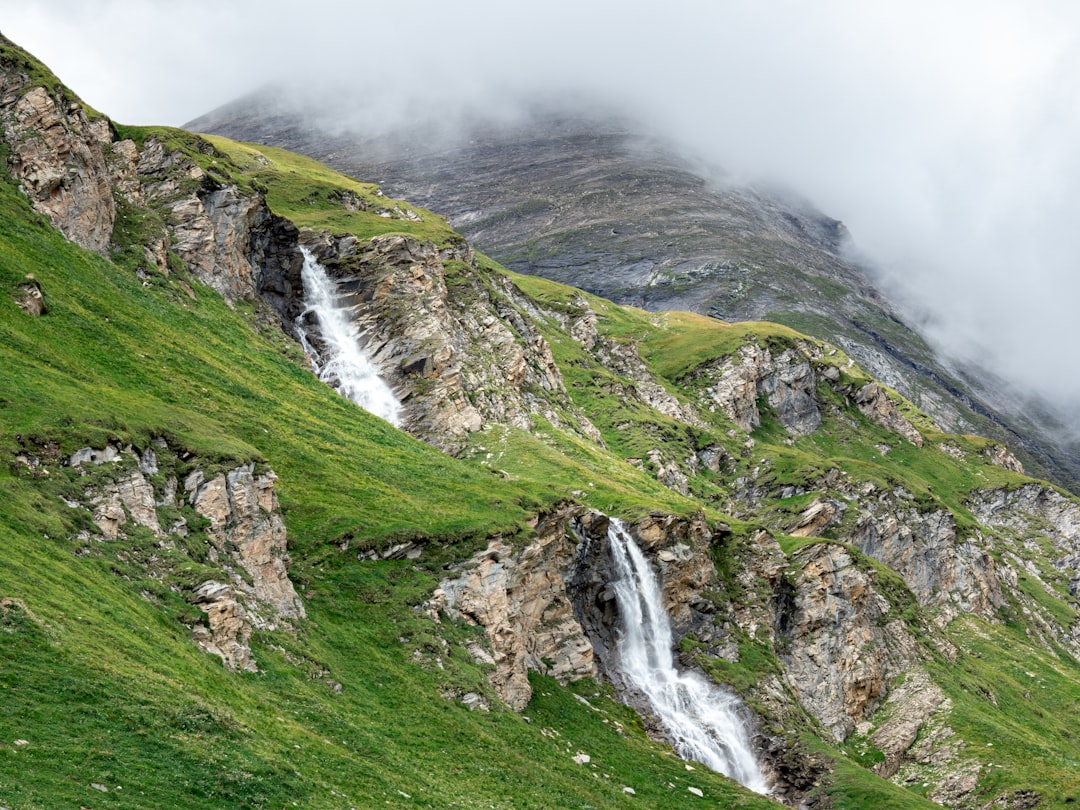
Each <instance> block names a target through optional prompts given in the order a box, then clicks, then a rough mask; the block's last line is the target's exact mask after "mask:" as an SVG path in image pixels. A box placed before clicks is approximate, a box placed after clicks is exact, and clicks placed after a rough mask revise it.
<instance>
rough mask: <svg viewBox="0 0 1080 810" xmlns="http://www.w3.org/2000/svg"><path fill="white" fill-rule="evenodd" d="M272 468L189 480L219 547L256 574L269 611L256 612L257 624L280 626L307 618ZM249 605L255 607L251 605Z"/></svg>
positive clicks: (260, 599)
mask: <svg viewBox="0 0 1080 810" xmlns="http://www.w3.org/2000/svg"><path fill="white" fill-rule="evenodd" d="M276 479H277V476H275V475H274V473H273V472H271V471H267V472H265V473H262V474H259V475H256V474H255V472H254V465H253V464H247V465H244V466H242V467H237V468H235V469H233V470H230V471H229V472H228V473H227V474H223V475H218V476H216V477H215V478H213V479H211V480H209V481H206V480H204V479H203V476H202V475H201V473H200V474H198V475H196V474H195V473H193V474H192V475H189V476H188V479H187V480H186V481H185V482H184V488H185V491H186V492H187V496H188V501H189V503H190V504H191V505H192V506H193V507H194V508H195V510H196V511H197V512H198V513H199V514H200V515H202V516H203V517H205V518H206V519H207V520H209V521H210V528H209V530H208V533H209V535H210V538H211V540H212V541H213V542H214V544H215V546H216V547H217V549H218V551H219V552H221V553H223V554H227V555H229V556H230V557H232V558H234V559H235V560H236V562H238V563H239V564H240V565H241V566H242V567H243V569H244V570H245V571H246V572H247V574H248V576H249V577H250V578H251V585H250V586H248V585H247V584H246V583H240V582H238V583H236V586H237V587H238V588H240V589H241V590H244V591H249V592H250V596H251V598H252V599H253V600H254V603H255V604H258V605H263V606H266V607H267V608H268V610H260V611H258V612H255V613H253V614H252V621H253V622H254V623H255V626H257V627H269V628H273V627H275V626H276V624H277V622H278V620H280V619H297V618H303V617H304V606H303V604H302V603H301V602H300V597H299V596H298V595H297V594H296V590H295V589H294V588H293V584H292V582H291V581H290V580H289V576H288V565H289V556H288V553H287V551H286V540H285V523H284V521H282V519H281V514H280V511H279V510H278V504H277V493H276V492H275V490H274V482H275V480H276ZM248 607H249V609H250V608H252V607H254V605H253V604H251V603H249V605H248Z"/></svg>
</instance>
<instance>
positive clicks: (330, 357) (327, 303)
mask: <svg viewBox="0 0 1080 810" xmlns="http://www.w3.org/2000/svg"><path fill="white" fill-rule="evenodd" d="M300 250H301V252H303V254H304V268H303V270H302V271H301V276H300V277H301V280H302V281H303V283H304V311H303V312H302V313H301V314H300V317H298V318H297V319H296V331H297V334H298V335H299V336H300V344H301V345H302V346H303V347H304V351H305V352H306V353H307V356H308V358H309V359H310V360H311V365H312V367H313V368H314V370H315V374H316V375H318V377H319V379H320V380H322V381H323V382H325V383H326V384H327V385H329V386H330V387H331V388H333V389H334V390H335V391H337V392H338V393H339V394H341V395H342V396H343V397H345V398H347V399H351V400H352V401H353V402H355V403H356V404H357V405H359V406H360V407H361V408H363V409H364V410H366V411H370V412H371V413H373V414H375V415H376V416H381V417H382V418H383V419H385V420H386V421H387V422H389V423H390V424H392V425H395V426H396V425H398V424H399V423H400V412H401V403H399V402H398V399H397V397H396V396H394V392H393V390H391V388H390V386H389V385H387V384H386V383H385V382H384V381H383V380H382V379H381V378H380V377H379V374H378V372H377V371H376V370H375V367H374V366H373V365H372V364H371V361H370V360H369V359H368V357H367V354H366V353H365V352H364V349H363V347H362V346H361V344H360V337H361V335H360V330H359V329H357V327H356V324H355V323H354V322H353V319H352V317H351V316H350V313H349V310H348V308H347V307H345V306H343V305H342V303H341V297H340V296H339V295H338V292H337V285H336V284H335V283H334V280H333V279H332V278H330V276H329V275H328V274H327V272H326V268H325V267H323V266H322V265H321V264H319V262H318V261H317V260H316V259H315V257H314V256H313V255H312V254H311V252H310V251H309V250H308V249H307V248H305V247H301V248H300ZM309 315H314V316H315V319H316V320H317V321H318V323H319V330H318V331H319V336H320V337H321V341H320V342H319V345H320V346H321V347H322V348H321V350H320V349H319V348H318V347H317V346H316V345H315V342H313V341H312V339H311V335H310V333H309V329H308V327H307V326H306V324H305V320H306V319H307V317H308V316H309Z"/></svg>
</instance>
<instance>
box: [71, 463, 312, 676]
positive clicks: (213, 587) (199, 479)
mask: <svg viewBox="0 0 1080 810" xmlns="http://www.w3.org/2000/svg"><path fill="white" fill-rule="evenodd" d="M158 449H159V451H161V453H163V454H167V448H165V446H164V443H162V445H161V447H159V448H158ZM170 456H171V454H170ZM65 463H66V464H67V465H68V466H71V467H75V468H80V467H89V466H95V467H103V468H105V469H106V470H107V469H109V468H112V467H115V468H116V470H117V472H116V473H115V474H109V473H106V474H105V475H104V478H103V480H101V479H100V478H99V480H98V482H97V483H95V484H93V485H91V486H88V487H87V489H86V491H85V497H84V501H83V503H82V504H79V503H75V502H73V503H70V504H69V506H72V507H80V506H82V507H83V508H86V509H87V510H89V511H90V513H91V516H92V520H93V522H94V523H95V525H96V526H97V527H98V529H99V530H100V532H101V536H102V537H103V538H104V539H106V540H110V541H123V540H126V539H128V538H129V535H130V532H131V531H132V530H133V529H135V528H141V529H145V530H146V531H148V532H149V533H150V534H151V535H152V536H153V537H154V538H155V540H156V543H157V546H158V547H159V548H160V549H162V550H165V551H167V552H169V553H166V554H156V553H155V554H151V555H150V556H149V557H148V558H144V559H143V564H144V565H146V566H148V570H147V574H148V575H149V576H150V577H152V578H154V579H157V580H163V579H167V578H168V577H169V576H171V574H172V571H171V570H170V568H169V566H170V565H171V563H169V562H167V560H168V559H174V558H175V557H176V555H177V553H178V552H179V550H180V549H182V548H185V547H186V546H185V544H181V543H179V542H178V540H179V538H181V537H188V536H189V535H190V532H191V530H190V527H189V526H188V523H187V521H186V520H185V519H184V518H183V517H181V518H179V519H178V520H176V521H174V522H173V523H172V524H170V525H169V526H167V527H163V526H162V525H161V522H160V519H159V516H158V509H159V508H160V507H167V508H169V509H170V510H172V509H175V508H176V507H178V506H179V505H180V504H179V502H178V501H177V490H178V482H177V480H176V477H175V476H168V477H167V478H166V479H165V480H164V482H162V483H160V484H159V486H160V488H161V490H160V492H155V489H154V484H153V483H152V481H151V478H150V476H155V475H157V474H158V473H159V471H160V464H161V462H160V459H159V453H158V452H155V450H154V449H153V448H146V449H145V450H143V451H142V452H141V453H139V452H137V451H136V450H134V449H133V448H130V447H128V448H123V449H121V450H117V448H115V447H113V446H111V445H108V446H106V447H105V448H103V449H100V450H98V449H95V448H89V447H86V448H82V449H81V450H78V451H76V452H75V453H74V454H72V456H71V457H70V458H68V459H66V460H65ZM106 465H107V466H106ZM158 480H160V479H158ZM276 480H277V476H275V475H274V473H273V472H272V471H270V470H266V471H262V472H256V471H255V467H254V465H253V464H245V465H242V466H240V467H236V468H234V469H232V470H229V471H227V472H224V473H220V474H218V475H215V476H214V477H212V478H210V479H207V478H206V475H205V474H204V472H203V469H202V467H200V466H196V467H195V469H194V470H193V471H192V472H190V473H189V474H188V476H187V477H186V479H185V480H184V484H183V495H184V496H186V501H187V503H188V504H189V505H190V506H191V507H192V508H193V509H194V510H195V512H197V513H198V515H200V516H201V517H202V518H205V519H206V521H207V523H208V527H207V529H206V537H207V540H208V548H207V549H206V562H205V564H206V565H210V566H212V567H215V568H217V569H218V571H219V572H220V575H219V576H218V577H217V578H215V579H211V580H206V581H204V582H202V583H201V584H199V585H197V586H187V590H186V591H185V595H186V597H187V599H188V600H189V601H190V602H191V603H192V604H193V605H195V606H196V607H198V608H199V610H201V611H202V612H203V613H204V614H205V616H206V624H205V625H202V624H196V625H195V626H194V627H193V628H192V639H193V640H194V641H195V642H196V643H197V644H198V645H199V647H200V648H202V649H203V650H205V651H207V652H209V653H212V654H214V655H218V656H220V657H221V659H222V661H223V662H224V663H225V665H226V666H227V667H228V668H229V669H232V670H247V671H256V669H257V666H256V663H255V660H254V658H253V657H252V655H251V650H250V648H249V647H248V639H249V638H250V637H251V633H252V631H253V629H256V628H259V629H271V630H272V629H275V628H279V627H284V628H290V627H292V626H293V623H294V622H295V621H296V620H298V619H302V618H304V616H305V611H304V606H303V603H302V602H301V601H300V597H299V596H298V594H297V593H296V590H295V588H294V587H293V584H292V581H291V580H290V579H289V576H288V566H289V556H288V552H287V550H286V533H285V523H284V521H283V519H282V517H281V510H280V508H279V505H278V500H277V493H276V490H275V487H274V484H275V481H276ZM120 553H121V554H122V555H123V556H125V557H126V558H130V555H129V554H128V553H127V552H126V551H121V552H120ZM184 553H185V554H186V553H187V552H184Z"/></svg>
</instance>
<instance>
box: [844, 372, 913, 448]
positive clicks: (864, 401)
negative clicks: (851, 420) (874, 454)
mask: <svg viewBox="0 0 1080 810" xmlns="http://www.w3.org/2000/svg"><path fill="white" fill-rule="evenodd" d="M855 403H856V405H858V406H859V410H860V411H862V412H863V415H864V416H866V417H867V418H868V419H870V421H872V422H876V423H877V424H879V425H881V426H882V427H883V428H885V429H886V430H891V431H892V432H893V433H899V434H900V435H901V436H903V437H904V438H905V439H907V440H908V441H909V442H911V443H912V444H913V445H915V446H916V447H922V446H923V437H922V434H921V433H919V431H918V430H917V429H916V428H915V426H914V425H913V424H911V422H909V421H908V420H907V419H906V418H905V417H904V415H903V414H901V413H900V411H899V410H898V409H897V407H896V405H895V404H894V403H893V401H892V400H891V399H890V398H889V395H888V394H887V393H886V391H885V389H884V388H883V387H882V386H881V384H880V383H877V382H868V383H867V384H866V385H864V386H863V387H862V388H860V389H859V390H858V391H856V392H855Z"/></svg>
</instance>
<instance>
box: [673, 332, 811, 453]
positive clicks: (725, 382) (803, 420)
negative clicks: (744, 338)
mask: <svg viewBox="0 0 1080 810" xmlns="http://www.w3.org/2000/svg"><path fill="white" fill-rule="evenodd" d="M820 353H821V352H820V350H819V349H817V347H813V346H811V345H810V344H808V343H805V342H801V343H800V344H799V346H798V348H797V349H795V348H789V349H784V350H783V351H781V352H780V353H779V354H777V355H776V356H773V353H772V351H771V350H770V349H769V348H768V347H763V346H760V345H758V344H757V343H747V344H744V345H743V346H740V347H739V351H738V354H737V355H732V356H730V357H727V358H725V359H723V360H721V361H719V362H718V363H714V364H710V365H708V366H707V367H705V368H702V369H699V370H698V371H697V372H695V375H696V376H698V377H701V378H703V379H704V380H706V381H707V382H708V383H709V389H708V400H709V401H710V403H711V404H712V406H713V407H719V408H720V409H721V410H722V411H723V412H724V413H726V414H727V415H728V416H729V417H730V418H731V420H732V421H733V422H735V424H737V425H738V426H739V427H741V428H742V429H743V430H745V431H747V432H749V431H752V430H753V429H754V428H756V427H757V426H758V425H760V424H761V414H760V412H759V411H758V398H759V397H760V396H765V397H766V398H767V399H768V402H769V405H771V406H772V407H773V408H774V409H775V411H776V415H777V418H778V419H779V420H780V423H781V424H782V425H783V426H784V427H785V428H786V429H787V430H788V431H789V432H790V433H792V434H794V435H797V436H803V435H805V434H807V433H812V432H813V431H815V430H816V429H817V428H818V426H819V425H820V424H821V411H820V410H819V408H818V404H817V398H816V389H817V374H816V372H815V371H814V368H813V366H812V364H811V362H810V360H811V358H812V357H814V356H815V355H820Z"/></svg>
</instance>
